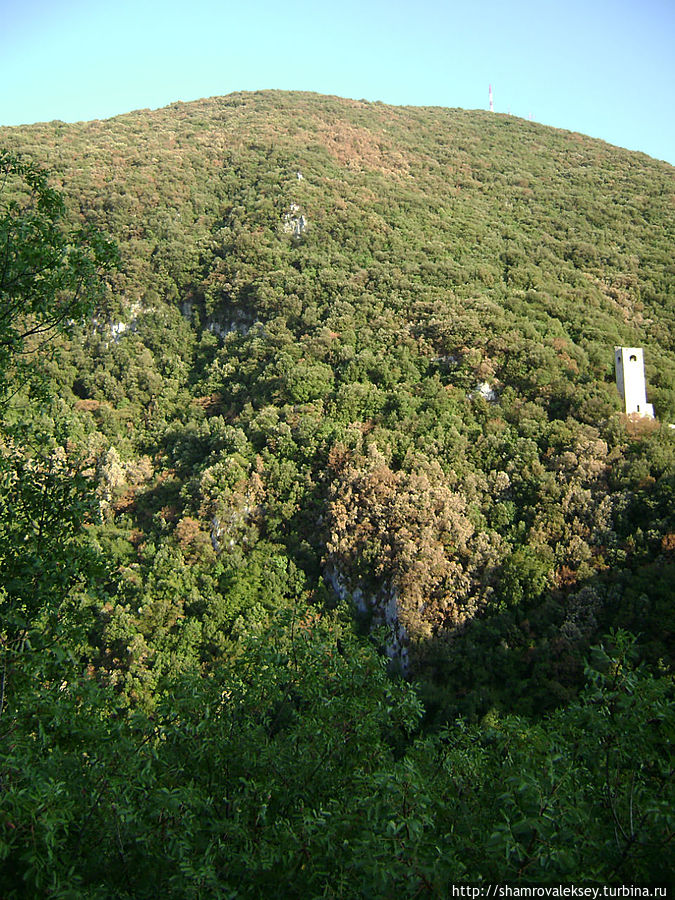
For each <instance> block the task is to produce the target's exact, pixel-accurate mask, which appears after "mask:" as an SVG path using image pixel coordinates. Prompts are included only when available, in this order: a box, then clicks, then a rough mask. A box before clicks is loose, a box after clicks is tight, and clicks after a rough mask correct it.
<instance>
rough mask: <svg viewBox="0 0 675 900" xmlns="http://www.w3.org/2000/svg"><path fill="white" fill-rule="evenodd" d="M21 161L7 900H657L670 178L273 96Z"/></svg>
mask: <svg viewBox="0 0 675 900" xmlns="http://www.w3.org/2000/svg"><path fill="white" fill-rule="evenodd" d="M0 141H1V142H3V143H5V144H7V145H8V146H9V147H10V148H11V150H10V151H3V154H2V156H1V157H0V160H1V163H2V168H3V173H4V175H5V186H4V188H3V194H2V197H1V199H2V201H3V202H4V203H5V205H4V206H3V208H2V217H1V218H0V243H2V244H3V246H4V247H5V248H6V253H5V261H4V270H3V271H4V274H2V276H1V277H0V288H1V289H2V301H3V307H4V309H5V313H4V317H3V318H0V382H1V384H0V390H1V392H2V407H1V408H0V411H1V413H2V433H1V435H0V479H1V481H0V561H1V562H2V592H1V594H0V616H1V621H0V637H1V639H2V654H3V655H2V667H3V668H2V682H1V683H2V698H1V700H0V741H1V746H0V752H1V754H2V759H1V765H2V778H3V786H4V793H3V797H4V798H5V800H6V804H5V805H4V806H3V816H4V819H3V822H4V828H3V838H2V840H3V843H2V844H1V845H0V856H1V858H2V866H0V879H2V880H0V892H1V893H2V894H3V896H5V895H6V896H8V897H12V896H17V897H18V896H36V897H37V896H54V897H79V896H82V897H101V898H107V897H116V898H117V897H125V896H128V897H144V896H148V897H150V896H157V895H158V894H159V893H161V894H162V895H167V896H175V897H190V896H194V897H200V898H201V897H209V896H213V897H225V896H227V897H237V896H244V897H245V896H251V897H260V896H267V895H268V894H269V895H275V896H276V895H278V894H279V893H282V894H283V895H284V896H289V897H293V896H297V897H303V898H304V897H309V896H335V897H345V898H346V897H350V898H351V897H354V896H364V897H392V896H404V897H405V896H410V897H415V896H420V895H425V894H426V895H428V896H438V897H444V896H447V893H448V886H449V885H450V884H452V883H458V882H459V883H462V882H470V883H477V882H483V881H484V882H493V883H497V882H499V881H504V882H507V881H508V882H513V883H535V884H547V883H555V884H558V883H564V882H565V881H572V882H579V881H584V880H585V881H591V882H595V881H599V882H605V881H606V882H609V883H657V882H658V883H665V882H667V880H668V878H669V872H668V868H667V860H668V858H669V857H668V846H669V843H672V834H673V823H672V816H671V813H670V812H669V809H672V795H671V793H670V792H671V791H672V771H671V763H670V761H669V756H668V742H669V741H671V740H672V737H673V736H672V734H671V731H672V728H671V724H672V700H673V697H672V680H671V672H672V659H673V647H672V639H673V621H672V575H673V559H672V553H673V548H674V547H675V537H674V535H675V523H674V522H673V483H674V482H673V478H674V462H675V456H674V454H675V450H674V446H675V445H674V443H673V432H672V429H669V428H668V427H667V426H668V423H669V422H670V420H671V419H673V418H675V393H674V386H673V378H672V373H673V371H674V370H675V356H674V354H675V347H674V346H673V342H672V335H673V333H674V332H673V326H674V325H675V322H674V321H673V316H674V314H673V310H674V309H675V306H674V305H673V293H672V292H673V279H672V274H673V272H672V263H671V254H670V250H671V247H672V238H673V230H674V226H675V220H674V219H673V207H672V204H671V202H670V201H671V199H672V195H673V175H672V168H671V167H669V166H667V165H666V164H663V163H657V162H655V161H652V160H649V159H647V158H646V157H643V156H639V155H636V154H631V153H628V152H626V151H622V150H619V149H617V148H612V147H608V146H606V145H603V144H601V143H599V142H597V141H592V140H590V139H587V138H583V137H582V136H580V135H570V134H566V133H561V132H556V131H554V130H552V129H547V128H544V127H542V126H538V125H534V124H532V123H525V122H523V121H520V120H516V119H512V118H511V117H505V116H496V115H489V114H481V113H468V112H464V111H462V110H440V109H416V108H406V109H395V108H391V107H386V106H384V105H382V104H368V103H365V102H352V101H341V100H338V99H336V98H323V97H318V96H315V95H309V94H285V93H282V92H260V93H257V94H253V95H250V94H241V95H233V96H231V97H227V98H214V99H212V100H206V101H200V102H199V103H195V104H176V105H173V106H172V107H169V108H167V109H165V110H157V111H154V112H149V111H143V112H138V113H133V114H129V115H128V116H121V117H118V118H117V119H113V120H109V121H108V122H96V123H81V124H78V125H64V124H63V123H49V124H45V125H37V126H31V127H27V128H20V129H0ZM29 159H34V160H36V161H38V160H39V161H40V162H46V163H48V164H49V166H50V167H51V169H52V173H53V174H51V175H48V174H47V173H46V172H45V171H43V170H42V169H41V168H39V167H38V166H37V162H36V163H33V162H28V160H29ZM61 182H62V184H61ZM5 201H6V202H5ZM103 230H105V231H107V232H109V233H111V234H112V235H113V236H114V238H115V240H116V241H117V243H118V244H119V248H120V249H119V266H118V268H117V269H116V270H114V271H113V267H114V266H113V264H114V263H115V261H116V259H117V254H116V251H115V250H114V249H113V246H112V244H111V243H110V242H109V241H108V240H107V239H104V238H103V237H102V236H101V232H102V231H103ZM47 335H49V336H50V340H49V344H48V345H45V346H41V345H40V341H41V337H40V336H43V337H46V336H47ZM614 344H623V345H640V346H644V348H645V359H646V360H647V371H646V375H647V384H648V393H649V399H650V400H652V401H653V402H654V405H655V408H656V413H657V420H656V421H647V420H635V419H632V420H631V419H629V418H627V417H625V416H622V414H621V412H620V402H619V398H618V395H617V392H616V388H615V386H614V376H613V371H612V348H613V346H614ZM38 372H39V375H40V378H39V379H38V378H37V373H38ZM38 387H39V390H38ZM352 620H354V621H355V623H356V624H354V623H353V622H352ZM618 629H627V630H628V631H630V632H632V633H633V634H635V635H636V638H635V639H631V638H630V637H628V636H627V635H626V634H625V633H624V632H623V631H620V630H618ZM355 630H356V631H358V632H360V634H359V635H357V634H355ZM608 634H609V635H610V637H609V638H607V637H606V635H608ZM589 659H590V662H591V666H590V667H589V666H588V665H587V661H588V660H589ZM395 672H398V673H399V675H395V674H394V673H395ZM579 834H583V835H584V840H583V841H580V840H579Z"/></svg>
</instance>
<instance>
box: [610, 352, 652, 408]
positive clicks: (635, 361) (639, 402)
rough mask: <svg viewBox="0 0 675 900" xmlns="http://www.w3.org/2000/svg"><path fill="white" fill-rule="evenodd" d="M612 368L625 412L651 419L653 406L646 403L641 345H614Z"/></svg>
mask: <svg viewBox="0 0 675 900" xmlns="http://www.w3.org/2000/svg"><path fill="white" fill-rule="evenodd" d="M614 369H615V371H616V386H617V387H618V389H619V393H620V394H621V397H622V399H623V403H624V409H625V411H626V414H627V415H631V414H635V415H638V416H647V417H648V418H650V419H653V418H654V407H653V406H652V405H651V403H647V388H646V385H645V362H644V357H643V355H642V347H615V348H614Z"/></svg>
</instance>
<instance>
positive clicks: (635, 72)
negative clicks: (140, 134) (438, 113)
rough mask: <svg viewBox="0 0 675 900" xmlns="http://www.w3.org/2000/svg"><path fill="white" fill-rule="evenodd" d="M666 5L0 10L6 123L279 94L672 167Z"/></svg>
mask: <svg viewBox="0 0 675 900" xmlns="http://www.w3.org/2000/svg"><path fill="white" fill-rule="evenodd" d="M674 62H675V0H564V2H562V0H557V2H549V0H499V2H498V0H483V2H476V0H461V2H455V0H416V2H415V0H340V2H332V0H329V2H322V0H277V2H272V0H248V2H247V0H236V2H235V0H220V2H217V0H183V2H181V3H174V2H173V0H164V2H160V0H113V2H108V0H106V2H102V0H0V86H1V87H0V124H1V125H17V124H24V123H29V122H38V121H45V120H51V119H63V120H64V121H67V122H71V121H79V120H83V119H102V118H107V117H109V116H113V115H117V114H118V113H123V112H128V111H130V110H133V109H140V108H145V107H150V108H155V107H159V106H165V105H166V104H168V103H171V102H172V101H174V100H196V99H198V98H200V97H210V96H214V95H218V94H228V93H231V92H232V91H240V90H258V89H261V88H283V89H286V90H309V91H317V92H319V93H325V94H338V95H339V96H343V97H353V98H357V99H361V98H364V99H366V100H382V101H384V102H385V103H394V104H414V105H434V106H450V107H454V106H461V107H465V108H467V109H476V108H482V109H485V108H486V107H487V104H488V84H489V83H492V85H493V90H494V102H495V110H496V111H497V112H504V113H506V112H509V111H510V112H512V113H513V114H514V115H519V116H523V117H528V116H529V115H530V114H531V115H532V117H533V118H534V119H535V120H536V121H538V122H543V123H545V124H547V125H553V126H555V127H558V128H566V129H569V130H572V131H581V132H583V133H585V134H589V135H592V136H593V137H599V138H602V139H603V140H606V141H609V142H610V143H612V144H618V145H620V146H622V147H627V148H629V149H631V150H641V151H643V152H645V153H648V154H649V155H650V156H654V157H656V158H658V159H665V160H667V161H668V162H670V163H671V164H675V112H674V109H673V106H674V102H675V101H674V98H673V93H674V90H675V85H674V81H675V79H674V78H673V75H674V70H675V65H674Z"/></svg>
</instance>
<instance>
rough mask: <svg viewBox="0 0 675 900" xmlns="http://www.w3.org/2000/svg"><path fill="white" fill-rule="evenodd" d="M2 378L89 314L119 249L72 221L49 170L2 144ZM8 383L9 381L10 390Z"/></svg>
mask: <svg viewBox="0 0 675 900" xmlns="http://www.w3.org/2000/svg"><path fill="white" fill-rule="evenodd" d="M0 203H1V205H0V378H2V381H3V382H4V381H5V375H6V373H7V370H8V369H9V368H10V367H12V366H14V367H19V366H20V359H21V358H22V357H24V356H25V354H27V353H29V352H31V351H33V350H35V349H36V347H38V346H40V344H41V339H43V338H44V339H48V338H49V337H50V336H51V335H52V334H54V333H56V332H57V331H59V330H64V329H66V328H67V327H68V326H69V325H71V324H73V323H74V322H79V321H81V320H83V319H84V318H86V317H87V316H88V315H90V314H91V312H92V311H93V309H94V306H95V304H96V302H97V300H99V299H100V298H101V297H102V295H103V292H104V291H105V282H104V280H103V278H102V276H103V275H104V274H105V273H106V272H108V271H110V270H111V269H112V268H113V267H114V266H115V265H116V262H117V249H116V246H115V245H114V244H113V243H112V242H111V241H109V240H108V239H107V238H105V237H103V236H102V235H101V234H99V233H98V232H95V231H94V230H93V229H91V228H88V227H81V228H69V227H68V226H67V225H66V224H65V217H66V207H65V204H64V201H63V197H62V196H61V194H60V193H59V191H57V190H56V189H55V188H52V187H50V185H49V177H48V173H47V172H46V170H43V169H40V168H38V167H37V166H35V165H33V164H32V163H31V162H29V161H27V160H25V159H24V158H23V157H22V156H19V155H16V154H14V153H10V152H9V151H8V150H3V149H0ZM5 390H6V384H4V383H3V391H5Z"/></svg>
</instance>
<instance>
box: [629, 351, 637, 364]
mask: <svg viewBox="0 0 675 900" xmlns="http://www.w3.org/2000/svg"><path fill="white" fill-rule="evenodd" d="M630 361H631V362H637V356H636V355H635V354H634V353H631V355H630Z"/></svg>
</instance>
